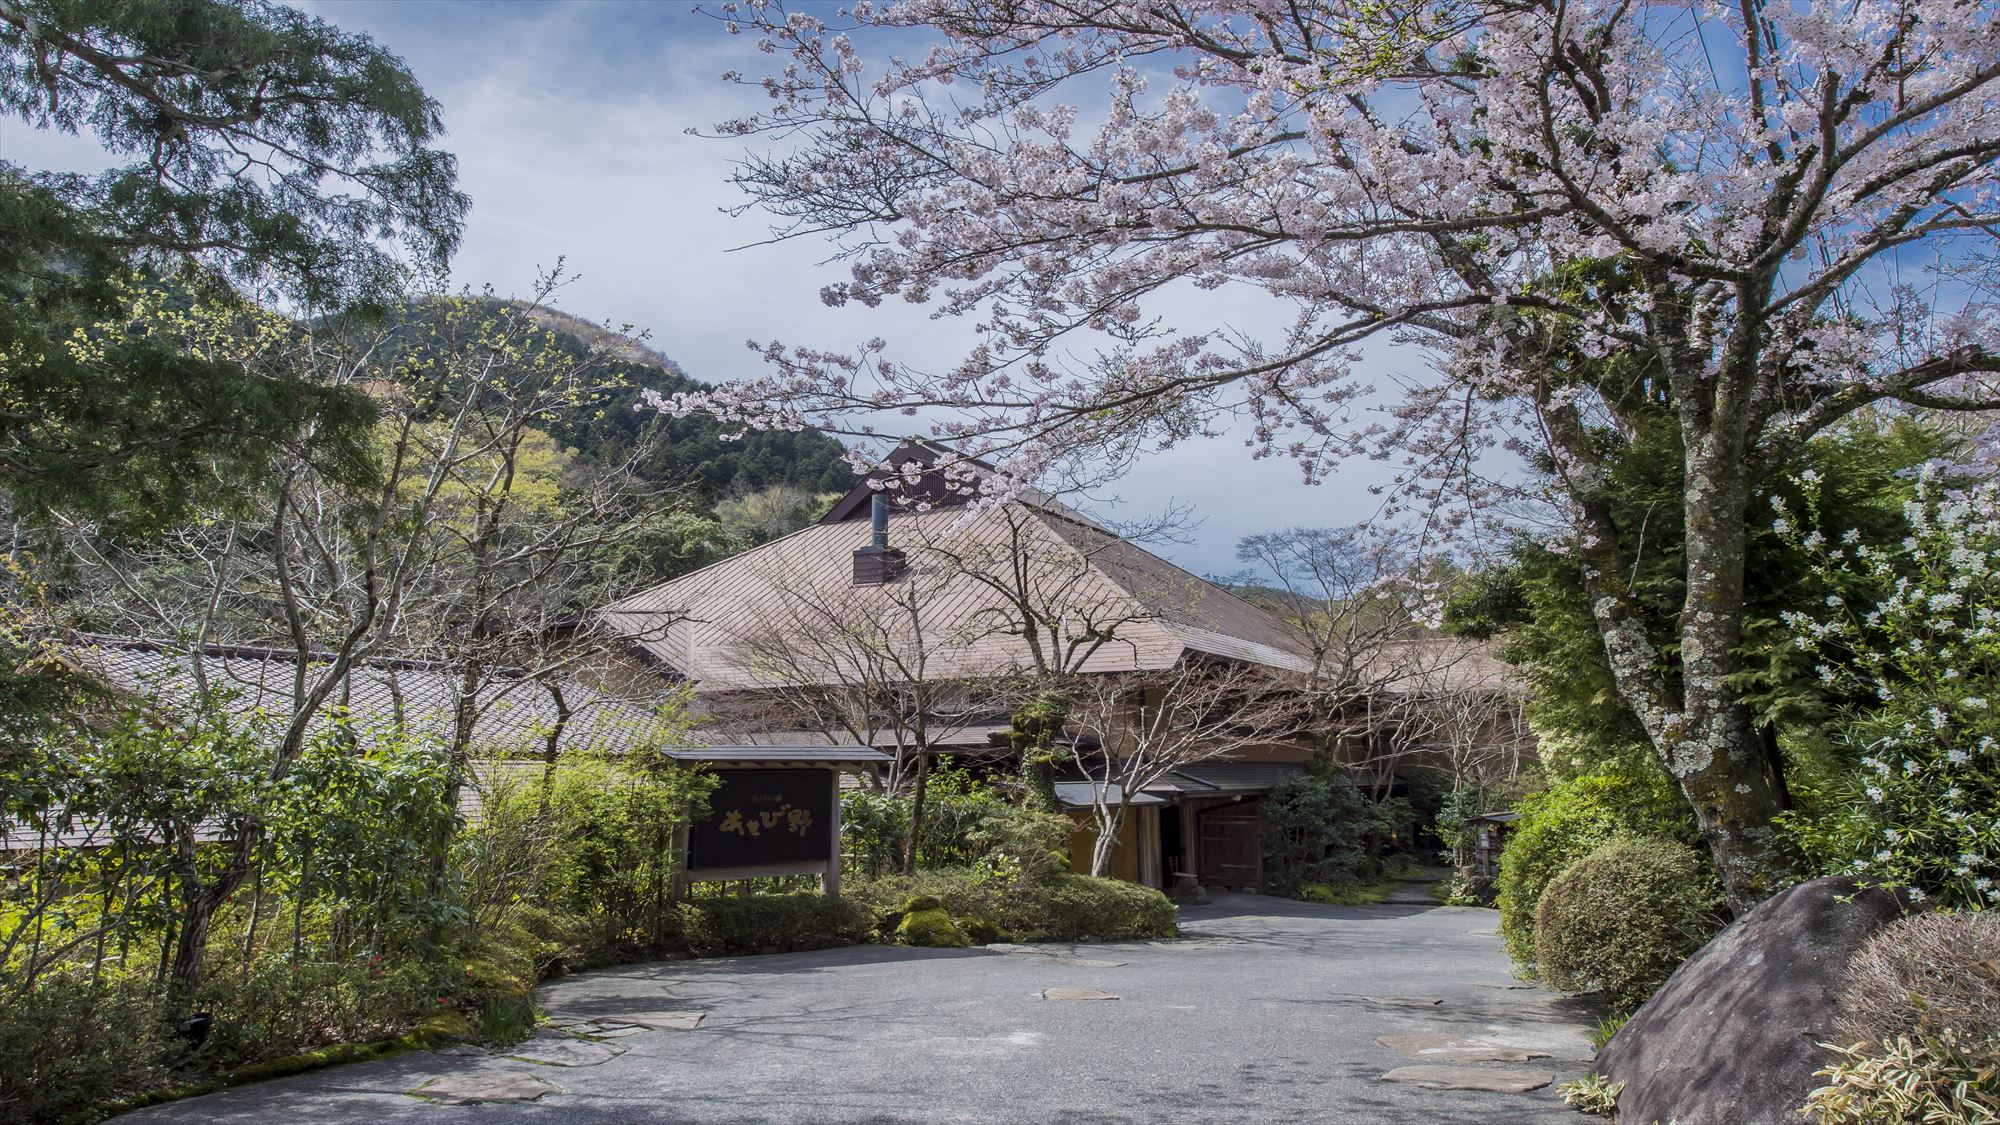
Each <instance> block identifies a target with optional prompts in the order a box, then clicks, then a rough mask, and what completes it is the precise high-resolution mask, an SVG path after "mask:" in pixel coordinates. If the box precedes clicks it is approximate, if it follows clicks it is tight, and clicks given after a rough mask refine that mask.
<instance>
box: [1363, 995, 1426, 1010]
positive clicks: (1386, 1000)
mask: <svg viewBox="0 0 2000 1125" xmlns="http://www.w3.org/2000/svg"><path fill="white" fill-rule="evenodd" d="M1354 999H1356V1000H1359V1001H1361V1002H1362V1003H1364V1004H1375V1005H1378V1006H1380V1007H1384V1008H1435V1007H1437V1006H1439V1005H1441V1004H1443V1003H1444V998H1443V997H1441V996H1355V997H1354Z"/></svg>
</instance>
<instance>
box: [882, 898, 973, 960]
mask: <svg viewBox="0 0 2000 1125" xmlns="http://www.w3.org/2000/svg"><path fill="white" fill-rule="evenodd" d="M931 901H933V902H935V901H937V900H936V899H932V900H931ZM896 943H897V944H898V945H926V946H933V947H936V948H941V949H963V948H965V947H966V946H968V945H971V944H972V943H971V942H970V941H968V940H967V939H966V936H965V931H963V930H961V929H959V928H958V924H957V923H955V922H953V921H952V920H951V915H949V914H947V913H945V912H944V911H943V910H942V909H940V908H938V907H935V906H934V907H932V908H931V909H929V910H906V911H904V912H903V920H902V921H901V922H898V923H896Z"/></svg>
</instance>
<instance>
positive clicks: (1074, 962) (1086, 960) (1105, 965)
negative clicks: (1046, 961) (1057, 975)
mask: <svg viewBox="0 0 2000 1125" xmlns="http://www.w3.org/2000/svg"><path fill="white" fill-rule="evenodd" d="M1055 961H1056V964H1058V965H1069V966H1071V967H1073V968H1078V969H1115V968H1117V967H1118V966H1120V965H1123V964H1124V963H1125V962H1123V961H1099V960H1097V959H1096V958H1093V957H1058V958H1056V959H1055Z"/></svg>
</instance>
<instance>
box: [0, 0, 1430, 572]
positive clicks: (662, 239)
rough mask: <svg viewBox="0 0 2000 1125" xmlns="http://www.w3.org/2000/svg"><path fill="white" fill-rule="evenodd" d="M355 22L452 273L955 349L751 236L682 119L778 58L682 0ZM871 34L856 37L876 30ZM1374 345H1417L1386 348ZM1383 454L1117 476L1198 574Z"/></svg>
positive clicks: (805, 257) (939, 335)
mask: <svg viewBox="0 0 2000 1125" xmlns="http://www.w3.org/2000/svg"><path fill="white" fill-rule="evenodd" d="M305 6H306V7H308V8H309V9H310V10H312V11H313V12H315V13H317V14H319V15H321V16H323V17H324V18H326V19H328V20H329V21H331V22H333V23H335V24H338V25H339V26H341V27H343V28H346V29H349V30H353V31H360V32H365V33H367V34H368V35H370V36H373V37H374V38H375V39H376V40H378V41H379V42H381V43H383V44H384V45H385V46H387V47H388V48H389V49H390V50H392V51H394V52H395V53H397V54H399V55H401V56H402V57H403V58H404V59H405V60H406V61H407V62H408V63H409V64H410V66H411V68H412V69H413V70H414V71H415V72H416V74H417V77H418V78H419V80H421V81H422V82H423V84H424V86H425V88H426V89H427V90H429V91H430V93H431V95H432V96H433V97H435V98H437V99H438V101H439V102H440V103H441V104H442V105H443V108H444V118H445V125H446V128H447V130H448V134H447V137H446V139H445V147H447V148H448V149H450V150H451V151H453V152H455V153H456V154H457V155H458V158H459V166H460V182H461V185H462V187H463V188H464V189H465V190H466V191H467V192H468V193H470V194H471V196H472V199H473V210H472V215H471V219H470V222H469V225H468V227H467V230H466V234H465V243H464V248H463V249H462V251H461V252H460V254H459V256H458V259H457V261H456V262H455V264H454V274H455V278H456V280H457V281H459V282H462V283H465V284H471V285H480V284H485V283H491V284H492V285H493V286H494V287H495V288H496V289H498V290H499V291H500V292H502V293H519V292H524V291H526V290H527V289H528V288H529V287H530V286H531V285H532V283H533V281H534V278H535V276H536V275H537V273H538V272H539V271H540V270H542V269H546V268H548V267H550V266H552V265H554V264H555V262H556V260H557V259H558V258H561V259H564V260H565V262H566V265H567V268H568V269H569V270H571V271H573V272H574V273H576V274H578V275H579V276H578V278H577V280H576V281H575V282H574V283H572V284H571V285H570V286H568V287H567V288H566V289H564V290H563V291H562V292H561V294H560V295H559V297H558V304H559V305H560V306H561V307H562V308H564V309H565V310H567V311H569V312H572V313H574V314H576V315H579V316H583V317H586V318H588V319H591V320H597V321H607V320H608V321H610V322H612V323H613V324H625V323H630V324H632V325H634V326H635V327H636V328H639V329H644V330H647V331H649V332H650V333H651V337H650V343H651V344H652V345H653V346H654V347H656V348H657V349H659V350H660V351H662V352H664V353H666V354H667V355H669V356H672V357H673V358H674V359H675V360H676V361H677V362H679V363H680V364H681V365H682V366H683V367H685V368H686V369H687V371H688V372H689V374H691V375H694V376H695V377H697V378H701V379H706V380H711V381H715V380H722V379H726V378H729V377H731V376H736V375H743V374H748V373H750V372H751V371H752V370H753V368H754V365H755V364H756V362H757V361H756V360H755V358H754V357H753V356H751V354H750V353H749V352H748V351H747V350H746V349H745V347H744V342H745V341H746V340H750V339H756V340H759V341H768V340H772V339H777V340H782V341H784V342H785V343H787V344H808V345H812V346H815V347H821V348H826V349H830V350H844V349H848V348H851V347H853V346H854V345H855V344H857V343H859V342H860V341H863V340H867V339H869V338H870V337H873V336H881V337H882V338H883V339H885V340H887V341H889V343H890V345H891V348H892V351H891V356H892V358H895V359H898V360H899V361H902V362H909V363H916V364H919V365H929V366H931V367H943V366H946V365H949V364H950V363H952V362H955V361H956V360H957V359H958V358H959V356H960V355H961V353H962V350H963V349H964V348H965V347H966V346H967V344H968V342H969V340H970V338H971V334H970V333H969V332H968V331H966V330H965V328H964V326H963V325H961V324H958V323H955V322H951V321H934V320H932V319H930V317H929V314H928V312H927V310H925V309H922V308H918V307H914V306H908V305H896V306H893V307H884V308H882V309H877V310H864V309H839V310H834V309H828V308H826V307H824V306H823V305H822V304H821V303H820V300H819V296H818V294H819V290H820V288H821V286H822V285H824V284H826V283H828V282H829V281H834V280H839V279H840V278H841V276H842V275H843V271H842V267H840V266H838V265H826V264H823V263H824V259H825V258H826V257H827V255H828V251H829V247H828V246H827V245H825V244H823V243H807V242H794V243H787V244H782V245H777V246H760V247H752V248H745V249H737V248H738V247H744V246H746V244H749V243H753V242H756V241H759V240H760V239H762V238H763V237H764V236H765V233H766V231H765V223H764V222H763V220H762V219H760V218H759V217H758V216H757V215H755V214H754V213H752V214H749V215H745V216H743V217H741V218H735V219H732V218H729V217H728V216H726V215H724V214H723V213H722V209H723V208H726V207H728V206H730V205H731V204H734V203H738V202H741V199H740V197H739V196H738V195H737V193H736V191H735V189H734V188H733V187H731V185H730V184H729V182H728V176H729V170H730V165H731V162H732V161H734V160H735V159H737V158H738V157H740V156H741V155H742V153H743V151H744V150H743V147H742V142H741V141H717V140H706V139H702V138H697V137H691V136H688V135H687V130H688V129H690V128H706V127H707V126H710V125H713V124H714V123H716V122H718V121H721V120H723V119H725V118H728V117H732V116H738V115H741V114H742V113H744V112H747V111H749V110H752V109H754V108H755V107H756V105H757V104H758V103H759V102H761V101H763V97H762V94H761V93H760V92H759V91H757V90H755V89H750V88H743V87H736V86H731V85H729V84H726V83H724V82H722V81H720V79H719V75H720V74H721V73H722V72H723V71H725V70H730V69H736V70H741V71H744V72H745V73H747V74H752V75H754V74H759V73H762V68H763V67H764V66H765V65H767V64H769V63H771V62H772V61H773V60H772V58H771V57H770V56H766V55H762V54H760V53H759V52H757V50H756V49H755V47H754V45H753V44H752V43H751V41H750V40H749V38H748V37H732V36H730V35H728V34H727V33H726V32H725V31H724V30H723V28H722V27H721V26H720V25H719V24H718V23H716V22H715V21H714V20H712V19H710V18H708V17H706V16H702V15H696V14H693V13H691V12H690V11H689V10H688V5H686V4H685V3H679V2H675V3H665V2H662V3H644V2H625V3H617V2H600V3H585V2H576V3H526V2H513V3H472V2H465V3H459V2H450V0H430V2H418V0H317V2H313V3H310V4H307V5H305ZM864 46H865V44H864ZM8 133H9V134H10V135H9V136H7V137H5V138H0V140H4V142H5V145H6V147H7V148H8V149H9V150H10V151H11V152H13V153H14V154H15V155H12V156H10V157H9V158H10V159H13V160H15V161H17V162H20V163H24V164H27V165H29V166H41V167H68V166H83V167H87V166H89V165H91V164H92V163H93V162H94V161H93V159H92V157H91V154H90V149H91V148H92V147H93V146H89V145H88V144H87V142H85V141H82V140H79V139H66V138H58V137H50V136H47V135H38V136H23V135H21V134H22V130H21V127H20V126H19V125H18V123H10V124H9V126H8ZM1154 311H1155V312H1157V313H1158V314H1160V315H1162V316H1164V317H1166V318H1167V319H1168V320H1169V322H1170V323H1171V322H1177V321H1178V322H1182V323H1185V325H1186V327H1187V328H1189V329H1190V330H1206V329H1209V328H1213V327H1215V326H1216V323H1217V317H1218V316H1220V317H1222V318H1223V320H1224V322H1226V323H1228V324H1230V325H1232V326H1234V327H1238V328H1241V329H1244V330H1247V331H1250V332H1252V333H1253V334H1254V333H1275V332H1276V331H1277V330H1278V329H1280V328H1281V327H1282V326H1283V325H1284V324H1285V323H1286V320H1287V315H1286V310H1285V309H1284V308H1282V307H1280V306H1278V305H1276V304H1275V303H1274V302H1271V301H1269V300H1268V299H1264V298H1261V297H1256V296H1254V295H1251V294H1242V295H1236V296H1232V295H1229V294H1227V293H1223V294H1205V295H1201V296H1200V298H1199V300H1198V301H1197V300H1195V299H1194V298H1193V297H1192V296H1190V297H1187V298H1178V297H1173V296H1169V297H1168V298H1166V299H1164V300H1163V302H1162V303H1161V304H1160V305H1159V307H1157V308H1156V309H1155V310H1154ZM1375 358H1376V360H1377V362H1379V363H1382V364H1385V365H1386V364H1388V363H1392V362H1404V363H1412V364H1415V363H1421V362H1422V358H1421V356H1418V355H1414V354H1411V355H1405V356H1398V355H1395V354H1393V353H1387V352H1383V353H1378V354H1377V355H1376V356H1375ZM1388 475H1389V471H1388V469H1387V468H1386V467H1385V466H1382V465H1378V464H1374V463H1364V464H1357V465H1354V466H1352V467H1350V468H1349V469H1348V470H1346V471H1345V472H1344V473H1343V475H1342V476H1341V477H1339V478H1336V479H1335V480H1333V481H1331V482H1329V483H1327V484H1324V485H1319V486H1314V487H1308V486H1305V485H1303V484H1301V483H1300V482H1299V477H1298V472H1297V470H1296V469H1294V468H1293V467H1292V466H1291V465H1290V464H1289V463H1287V462H1280V461H1253V460H1252V459H1251V458H1250V456H1249V451H1248V450H1247V449H1246V448H1244V445H1243V443H1242V442H1241V441H1240V440H1235V439H1230V438H1222V439H1218V440H1214V441H1206V442H1196V443H1193V444H1190V445H1187V446H1184V447H1182V448H1179V449H1176V450H1174V451H1172V452H1170V453H1167V454H1164V455H1159V456H1155V457H1153V458H1150V459H1149V460H1147V461H1146V462H1144V463H1142V464H1141V466H1140V467H1139V469H1138V471H1137V472H1135V473H1134V474H1132V475H1131V476H1129V477H1127V478H1126V479H1125V480H1124V481H1122V482H1120V483H1119V484H1118V485H1117V486H1116V489H1115V492H1116V494H1117V496H1118V497H1119V498H1121V499H1122V501H1123V504H1122V506H1123V507H1126V508H1128V509H1129V510H1130V511H1131V513H1132V514H1134V515H1137V514H1140V513H1144V512H1151V511H1157V510H1159V509H1161V508H1162V507H1164V506H1166V505H1167V504H1169V503H1171V502H1176V501H1178V502H1182V503H1186V504H1189V505H1191V506H1192V508H1193V511H1194V514H1195V516H1196V517H1197V518H1199V519H1200V520H1201V521H1202V524H1201V526H1200V528H1199V529H1198V531H1197V532H1196V533H1195V535H1194V536H1193V538H1192V541H1191V542H1189V543H1187V544H1179V545H1168V546H1167V547H1165V548H1163V549H1162V553H1164V554H1167V555H1169V556H1171V557H1172V558H1173V559H1174V561H1175V562H1178V563H1180V564H1181V565H1183V566H1186V567H1188V568H1190V569H1193V570H1197V571H1201V572H1204V573H1227V572H1231V571H1234V570H1236V569H1237V563H1236V562H1235V554H1234V551H1235V543H1236V540H1237V539H1238V538H1239V537H1241V536H1243V535H1247V534H1251V533H1254V532H1258V531H1265V530H1270V529H1273V528H1278V527H1285V526H1291V525H1300V524H1303V525H1324V526H1332V525H1340V524H1347V523H1353V522H1356V521H1357V520H1360V519H1362V518H1365V517H1366V516H1367V515H1368V514H1369V513H1371V512H1372V511H1373V510H1374V509H1375V506H1376V504H1377V500H1376V498H1375V497H1373V496H1371V495H1369V494H1368V492H1367V490H1366V487H1365V486H1366V484H1368V483H1370V482H1376V481H1382V480H1384V479H1386V478H1387V476H1388Z"/></svg>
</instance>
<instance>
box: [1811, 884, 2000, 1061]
mask: <svg viewBox="0 0 2000 1125" xmlns="http://www.w3.org/2000/svg"><path fill="white" fill-rule="evenodd" d="M1840 1013H1841V1018H1842V1025H1841V1030H1843V1031H1844V1032H1846V1033H1847V1034H1848V1035H1849V1036H1850V1037H1851V1038H1852V1040H1853V1041H1854V1042H1857V1043H1863V1044H1871V1043H1889V1042H1891V1041H1893V1040H1895V1039H1898V1038H1905V1039H1909V1040H1912V1041H1917V1042H1921V1041H1923V1040H1925V1039H1933V1038H1936V1037H1938V1036H1940V1035H1943V1034H1945V1033H1950V1034H1951V1035H1952V1036H1954V1037H1955V1038H1956V1040H1957V1041H1958V1042H1959V1043H1962V1044H1965V1045H1966V1046H1967V1047H1968V1048H1970V1049H1973V1050H1985V1051H1986V1052H1987V1053H1988V1054H1989V1055H2000V915H1993V914H1943V913H1926V914H1917V915H1912V916H1911V917H1908V918H1902V919H1898V920H1897V921H1895V922H1893V923H1891V924H1889V925H1887V926H1885V927H1883V928H1882V930H1881V932H1880V933H1877V934H1876V935H1875V936H1874V937H1871V938H1869V939H1868V942H1867V944H1865V945H1863V946H1862V947H1861V949H1860V950H1859V951H1857V952H1856V953H1855V955H1854V959H1853V960H1852V961H1849V962H1848V964H1847V975H1846V979H1845V980H1844V981H1843V982H1842V987H1841V994H1840Z"/></svg>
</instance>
